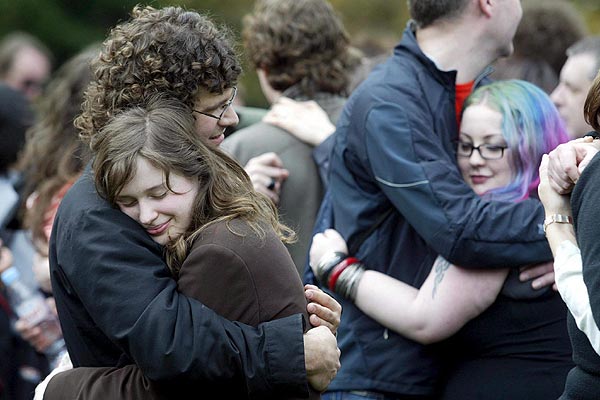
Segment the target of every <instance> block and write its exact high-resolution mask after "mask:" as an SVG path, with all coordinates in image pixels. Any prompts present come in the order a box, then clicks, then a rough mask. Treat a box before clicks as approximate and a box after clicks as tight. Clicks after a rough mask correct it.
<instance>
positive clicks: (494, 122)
mask: <svg viewBox="0 0 600 400" xmlns="http://www.w3.org/2000/svg"><path fill="white" fill-rule="evenodd" d="M567 140H568V136H567V133H566V130H565V127H564V125H563V122H562V120H561V119H560V116H559V114H558V111H557V110H556V108H555V107H554V105H553V104H552V102H551V100H550V98H549V97H548V95H547V94H546V93H545V92H543V91H542V90H541V89H539V88H538V87H536V86H534V85H532V84H530V83H528V82H525V81H520V80H509V81H498V82H494V83H491V84H489V85H486V86H483V87H481V88H479V89H477V90H476V91H475V92H473V93H472V94H471V95H470V97H469V98H468V99H467V101H466V102H465V106H464V110H463V114H462V120H461V126H460V137H459V138H458V141H457V151H456V155H457V164H458V168H459V169H460V171H461V173H462V176H463V178H464V179H465V181H466V182H467V183H468V184H469V185H470V186H471V188H472V189H473V191H475V192H476V193H477V194H478V195H479V196H481V198H482V201H487V200H492V199H493V200H500V201H512V202H518V201H522V200H524V199H527V198H529V197H533V196H535V197H537V186H538V184H539V181H540V179H539V171H538V167H539V165H540V162H541V159H542V156H543V155H544V154H545V153H548V152H550V151H551V150H552V149H554V148H555V147H556V146H558V145H559V144H561V143H564V142H566V141H567ZM468 213H469V210H467V209H465V215H466V214H468ZM498 229H511V221H506V224H504V225H502V226H498ZM540 229H542V227H541V226H540ZM515 246H519V247H520V248H522V249H523V251H526V250H527V244H526V243H515ZM347 251H348V250H347V246H346V243H345V241H344V239H343V238H342V237H341V236H340V235H339V234H338V232H337V231H335V230H332V229H329V230H326V231H325V232H324V233H319V234H317V235H315V237H314V239H313V245H312V247H311V250H310V265H311V268H312V270H313V272H314V273H315V275H316V277H317V278H318V280H319V282H321V283H322V284H323V286H325V287H327V288H328V289H329V290H331V291H333V292H335V293H336V294H337V295H340V296H343V297H345V298H347V299H350V300H351V301H353V302H354V304H355V305H356V306H357V307H358V308H359V309H360V310H361V311H363V312H364V313H365V314H367V315H369V316H370V317H371V318H373V319H375V320H376V321H377V322H379V323H380V324H382V325H383V326H385V327H387V328H389V330H391V331H394V332H396V333H398V334H400V335H403V336H405V337H408V338H410V339H412V340H415V341H417V342H420V343H423V344H431V343H435V342H440V341H442V340H445V339H448V340H447V341H445V342H444V344H442V346H444V347H441V349H442V351H441V352H440V353H439V354H443V355H444V360H442V361H443V362H444V365H447V367H448V368H447V370H445V371H441V373H442V376H443V379H442V385H441V387H440V395H439V398H441V399H445V400H447V399H486V400H490V399H511V400H515V399H528V400H532V399H533V400H536V399H555V398H558V397H559V396H560V394H561V393H562V390H563V386H564V382H565V379H566V376H567V373H568V371H569V370H570V369H571V368H572V366H573V362H572V360H571V347H570V343H569V337H568V333H567V330H566V313H567V311H566V308H565V305H564V304H563V302H562V300H561V298H560V296H559V294H558V293H557V292H555V291H553V290H552V289H548V290H544V289H541V290H539V292H538V293H536V294H535V295H533V296H531V295H527V296H526V295H519V293H520V292H519V290H520V289H519V283H518V277H516V275H517V274H518V271H514V272H513V273H511V274H509V269H499V270H484V269H481V270H473V269H469V270H467V269H463V268H461V267H460V266H456V265H451V264H450V263H449V262H448V261H446V260H445V259H443V258H442V257H441V256H438V258H437V259H436V260H435V262H434V264H433V266H432V269H431V272H430V274H429V276H428V277H427V279H426V280H425V282H424V283H423V285H422V286H421V287H420V288H415V287H413V286H411V285H410V284H408V283H404V282H401V281H399V280H397V279H394V278H393V277H391V276H389V275H385V274H383V273H380V272H376V271H372V270H368V269H367V267H366V266H365V265H364V264H362V263H361V262H360V261H359V260H358V259H356V258H353V257H348V256H347ZM406 267H407V268H410V266H409V265H407V266H406ZM507 277H510V279H507ZM512 278H514V279H512ZM508 282H510V284H509V283H508ZM522 288H524V286H523V287H522ZM515 289H517V290H515ZM524 297H528V298H524ZM383 334H384V335H390V334H392V333H391V332H389V331H388V329H386V330H385V331H384V332H383ZM323 398H324V399H325V398H327V397H326V396H324V397H323ZM436 398H438V397H436Z"/></svg>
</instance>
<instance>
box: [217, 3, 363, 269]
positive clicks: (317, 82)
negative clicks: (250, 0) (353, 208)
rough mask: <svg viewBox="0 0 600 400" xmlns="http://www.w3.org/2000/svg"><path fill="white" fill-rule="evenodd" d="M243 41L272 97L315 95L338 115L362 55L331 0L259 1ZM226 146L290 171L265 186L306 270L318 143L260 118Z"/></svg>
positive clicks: (319, 193)
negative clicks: (267, 157) (276, 161)
mask: <svg viewBox="0 0 600 400" xmlns="http://www.w3.org/2000/svg"><path fill="white" fill-rule="evenodd" d="M243 39H244V47H245V49H246V54H247V56H248V57H249V58H250V61H251V63H252V65H253V67H254V68H256V72H257V74H258V78H259V82H260V86H261V89H262V92H263V94H264V95H265V97H266V98H267V100H268V101H269V103H271V104H273V103H276V102H277V101H278V100H279V99H280V98H282V97H285V98H291V99H294V100H313V101H315V102H316V103H318V104H319V105H320V106H321V107H322V108H323V109H324V110H325V112H326V113H327V114H328V116H329V118H330V119H331V120H332V121H333V122H335V121H337V119H338V117H339V115H340V113H341V111H342V108H343V106H344V103H345V101H346V97H345V96H346V93H347V87H348V83H349V80H350V73H351V72H352V70H353V68H354V67H355V66H356V65H357V64H358V61H359V60H358V57H356V56H355V54H354V53H353V52H351V51H350V43H349V38H348V35H347V33H346V31H345V29H344V26H343V25H342V22H341V19H340V18H339V16H338V15H337V14H336V13H335V11H334V10H333V7H332V6H331V4H329V3H328V2H327V1H326V0H259V1H257V2H256V3H255V6H254V10H253V12H252V13H251V14H249V15H247V16H246V17H245V18H244V30H243ZM223 148H224V149H225V150H226V151H228V152H229V153H230V154H231V155H233V157H234V158H235V159H237V160H238V161H239V162H240V163H241V164H242V165H244V164H246V163H248V162H249V161H250V160H251V159H253V158H255V157H261V155H264V154H265V153H274V154H276V155H277V157H279V158H280V159H281V161H282V163H283V165H284V166H285V168H286V170H288V171H289V176H287V178H286V179H273V180H271V179H269V180H266V181H264V182H263V184H264V185H266V186H267V187H269V186H273V187H274V188H275V190H276V191H277V192H278V193H279V196H278V198H277V199H276V201H275V204H277V206H278V209H279V214H280V216H281V218H282V221H283V222H284V223H285V224H286V225H288V226H290V227H291V228H292V229H294V230H295V231H296V233H297V235H298V241H297V242H296V243H293V244H289V245H288V249H289V251H290V254H291V255H292V259H293V260H294V263H295V264H296V267H297V268H298V272H299V274H301V273H302V271H303V270H304V265H305V262H306V255H307V252H308V244H309V242H310V238H311V236H312V227H313V224H314V221H315V218H316V215H317V211H318V209H319V205H320V204H321V199H322V197H323V186H322V183H321V180H320V178H319V173H318V169H317V166H316V164H315V162H314V160H313V158H312V150H313V146H312V145H310V144H308V143H305V142H302V141H301V140H299V139H297V138H296V137H295V136H293V135H292V134H290V133H289V132H287V131H285V130H283V129H281V128H278V127H276V126H273V125H271V124H269V123H265V122H260V123H258V124H254V125H252V126H250V127H248V128H246V129H242V130H239V131H237V132H236V133H235V134H233V135H231V136H229V137H228V138H227V139H225V141H224V142H223ZM250 176H251V177H252V175H251V174H250Z"/></svg>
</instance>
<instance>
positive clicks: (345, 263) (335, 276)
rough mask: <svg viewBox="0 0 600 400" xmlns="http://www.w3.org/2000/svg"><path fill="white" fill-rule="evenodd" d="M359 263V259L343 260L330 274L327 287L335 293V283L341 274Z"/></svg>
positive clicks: (349, 258)
mask: <svg viewBox="0 0 600 400" xmlns="http://www.w3.org/2000/svg"><path fill="white" fill-rule="evenodd" d="M356 262H358V258H354V257H348V258H345V259H344V260H342V261H341V262H340V263H339V264H337V265H336V266H335V267H333V269H332V271H331V273H330V274H329V279H328V281H327V287H329V290H331V291H332V292H335V283H336V281H337V280H338V278H339V277H340V274H341V273H342V272H343V271H344V270H345V269H346V268H348V266H349V265H351V264H353V263H356Z"/></svg>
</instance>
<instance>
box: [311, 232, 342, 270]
mask: <svg viewBox="0 0 600 400" xmlns="http://www.w3.org/2000/svg"><path fill="white" fill-rule="evenodd" d="M333 252H341V253H346V254H347V253H348V246H347V245H346V241H345V240H344V238H343V237H342V235H340V234H339V233H338V231H336V230H335V229H326V230H325V232H323V233H317V234H316V235H315V236H313V241H312V245H311V246H310V251H309V255H310V267H311V268H312V270H313V272H315V269H316V267H317V265H319V262H320V261H321V259H322V258H323V256H325V255H328V254H331V253H333Z"/></svg>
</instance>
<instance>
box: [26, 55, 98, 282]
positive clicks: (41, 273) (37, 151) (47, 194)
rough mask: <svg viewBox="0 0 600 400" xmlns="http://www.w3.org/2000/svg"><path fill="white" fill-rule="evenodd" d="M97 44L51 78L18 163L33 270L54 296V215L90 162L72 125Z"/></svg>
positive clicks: (74, 57)
mask: <svg viewBox="0 0 600 400" xmlns="http://www.w3.org/2000/svg"><path fill="white" fill-rule="evenodd" d="M99 51H100V47H99V46H97V45H94V46H91V47H89V48H86V49H84V50H83V51H81V52H80V53H79V54H77V55H75V56H73V57H72V58H71V59H69V60H67V61H66V62H65V63H64V64H63V65H62V66H61V67H60V68H59V69H58V70H57V71H56V72H55V73H54V74H53V76H52V79H51V81H50V82H49V83H48V87H47V89H46V90H45V91H44V94H43V96H42V97H41V99H40V101H39V104H38V108H37V118H36V122H35V124H34V125H33V126H32V127H31V129H29V130H28V132H27V142H26V145H25V149H24V151H23V153H22V154H21V157H20V158H19V162H18V169H19V170H20V171H21V173H22V174H23V176H24V178H25V181H24V185H23V196H24V197H25V198H26V199H27V201H26V202H25V204H24V207H23V210H22V211H21V212H22V213H24V218H23V221H24V228H25V229H28V230H29V231H30V234H31V238H32V241H33V243H34V245H35V249H36V256H35V259H34V260H35V262H34V272H35V273H36V276H37V280H38V282H39V284H40V287H41V288H42V289H43V290H44V291H45V292H46V293H51V291H52V290H51V287H50V272H49V270H48V243H49V241H50V232H51V231H52V224H53V222H54V216H55V214H56V210H57V209H58V205H59V204H60V201H61V200H62V198H63V197H64V195H65V193H66V192H67V190H68V189H69V188H70V187H71V186H72V185H73V183H74V182H75V180H76V179H77V178H78V177H79V175H80V174H81V172H82V171H83V168H84V167H85V165H86V164H87V163H88V161H89V160H90V158H91V153H90V150H89V146H87V144H85V143H84V142H83V141H81V139H80V138H79V132H78V131H77V129H75V126H74V124H73V121H74V120H75V117H76V116H77V115H78V114H79V113H80V112H81V103H82V102H83V92H84V90H85V89H86V88H87V85H88V84H89V82H90V80H91V77H92V72H91V68H90V62H91V61H92V59H93V57H95V56H97V55H98V54H99Z"/></svg>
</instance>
